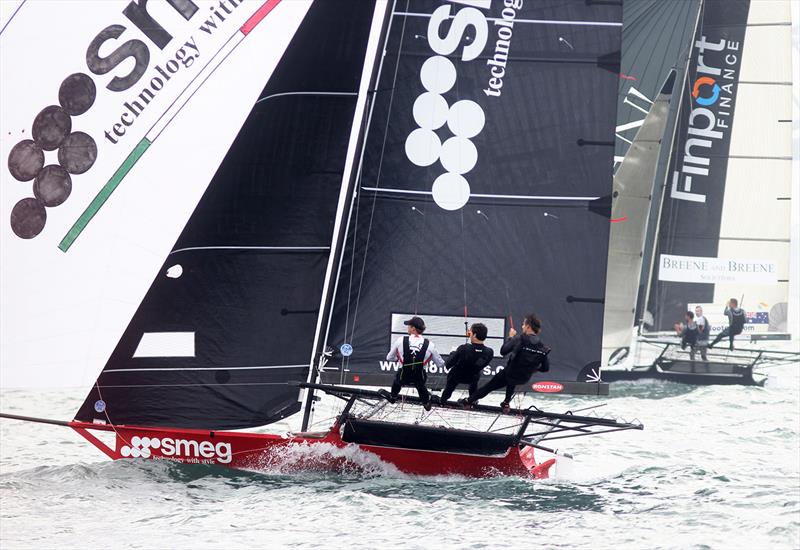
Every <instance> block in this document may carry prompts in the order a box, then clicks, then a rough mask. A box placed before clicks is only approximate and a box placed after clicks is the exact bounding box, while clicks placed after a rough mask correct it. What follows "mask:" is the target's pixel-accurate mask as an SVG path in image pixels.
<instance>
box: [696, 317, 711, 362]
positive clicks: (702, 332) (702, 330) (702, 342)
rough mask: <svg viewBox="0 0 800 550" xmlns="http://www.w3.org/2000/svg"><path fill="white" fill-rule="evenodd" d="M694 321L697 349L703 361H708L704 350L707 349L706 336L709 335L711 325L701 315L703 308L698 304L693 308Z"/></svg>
mask: <svg viewBox="0 0 800 550" xmlns="http://www.w3.org/2000/svg"><path fill="white" fill-rule="evenodd" d="M694 322H695V323H696V324H697V349H698V350H699V351H700V357H701V358H702V359H703V361H708V358H707V357H706V351H707V350H708V337H709V336H710V335H711V325H709V324H708V319H706V317H705V315H703V308H702V307H700V306H697V307H696V308H694Z"/></svg>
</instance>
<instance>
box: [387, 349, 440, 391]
mask: <svg viewBox="0 0 800 550" xmlns="http://www.w3.org/2000/svg"><path fill="white" fill-rule="evenodd" d="M429 343H430V342H429V341H428V339H427V338H425V340H424V341H423V342H422V347H420V349H418V350H415V349H412V348H411V346H410V345H409V341H408V336H406V337H405V338H403V366H402V367H400V370H398V371H397V375H396V376H395V377H394V383H393V384H392V397H397V396H398V395H399V394H400V388H401V387H403V386H414V387H415V388H417V393H419V398H420V399H421V400H422V402H423V403H428V402H430V400H431V394H430V393H429V392H428V388H426V387H425V381H426V380H427V379H428V373H426V372H425V353H426V352H427V351H428V345H429Z"/></svg>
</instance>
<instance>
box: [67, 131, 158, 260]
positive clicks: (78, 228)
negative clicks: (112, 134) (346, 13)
mask: <svg viewBox="0 0 800 550" xmlns="http://www.w3.org/2000/svg"><path fill="white" fill-rule="evenodd" d="M151 143H152V142H151V141H150V140H149V139H147V138H142V141H140V142H139V143H138V144H137V145H136V147H134V148H133V151H131V152H130V154H129V155H128V157H127V158H126V159H125V160H124V161H123V163H122V165H120V167H119V168H117V171H116V172H114V175H113V176H111V179H109V180H108V183H106V184H105V185H104V186H103V188H102V189H101V190H100V192H99V193H98V194H97V196H96V197H95V198H94V200H92V202H91V203H90V204H89V206H88V207H87V208H86V210H84V211H83V214H81V216H80V218H78V220H77V221H76V222H75V223H74V224H73V225H72V228H70V230H69V231H68V232H67V234H66V235H65V236H64V238H63V239H61V243H59V245H58V248H60V249H61V250H62V251H64V252H66V251H67V250H69V247H70V246H72V243H74V242H75V239H77V238H78V236H79V235H80V234H81V232H82V231H83V230H84V229H86V226H87V225H88V224H89V221H90V220H91V219H92V218H93V217H94V216H95V214H97V212H98V211H99V210H100V207H101V206H103V204H105V202H106V201H107V200H108V197H110V196H111V193H113V192H114V190H115V189H116V188H117V186H118V185H119V184H120V183H121V182H122V180H123V179H124V178H125V176H127V175H128V172H130V171H131V168H133V165H134V164H136V161H138V160H139V159H140V158H141V156H142V155H143V154H144V152H145V151H147V148H148V147H150V144H151Z"/></svg>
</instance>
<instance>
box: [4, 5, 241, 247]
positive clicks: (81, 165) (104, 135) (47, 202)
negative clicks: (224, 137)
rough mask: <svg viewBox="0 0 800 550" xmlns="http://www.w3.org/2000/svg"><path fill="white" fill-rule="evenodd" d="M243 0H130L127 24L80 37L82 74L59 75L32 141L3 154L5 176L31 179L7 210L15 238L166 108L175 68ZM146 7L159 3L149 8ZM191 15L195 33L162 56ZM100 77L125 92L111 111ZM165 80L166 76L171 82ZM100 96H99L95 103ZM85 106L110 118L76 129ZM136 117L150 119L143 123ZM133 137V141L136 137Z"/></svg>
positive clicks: (187, 63)
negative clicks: (53, 100) (105, 152)
mask: <svg viewBox="0 0 800 550" xmlns="http://www.w3.org/2000/svg"><path fill="white" fill-rule="evenodd" d="M243 1H244V0H218V1H217V2H215V3H214V4H211V5H208V4H207V3H206V5H205V6H203V7H209V8H210V9H209V11H208V12H206V14H204V13H203V12H201V9H200V8H201V6H202V3H201V2H200V0H196V2H197V3H196V2H195V1H192V0H165V2H164V3H163V4H162V2H150V3H148V0H130V1H129V2H128V3H127V5H125V7H124V8H123V9H122V13H121V14H120V20H122V17H123V16H124V18H125V19H127V21H128V22H130V23H132V25H133V27H132V28H131V27H130V25H128V24H127V23H126V24H120V23H119V22H112V21H105V22H103V23H102V24H104V25H105V26H104V27H103V28H102V29H101V30H100V31H99V32H97V34H96V35H95V36H94V37H93V38H91V39H89V40H87V46H86V50H85V52H86V53H85V65H86V69H87V71H86V72H76V73H73V74H70V75H68V76H66V77H65V78H64V79H63V81H62V82H61V85H60V86H59V88H58V90H57V99H58V103H57V104H52V105H49V106H45V107H44V108H41V107H40V108H39V112H38V114H37V115H35V117H33V122H32V125H31V138H32V139H22V140H20V141H19V142H18V143H16V144H15V145H14V146H13V148H12V149H11V152H10V153H9V155H8V171H9V173H10V174H11V176H12V177H13V178H14V179H16V180H18V181H21V182H29V181H32V182H33V189H32V191H33V193H32V194H33V196H32V197H26V198H23V199H21V200H19V201H18V202H17V203H16V204H15V205H14V207H13V208H12V210H11V217H10V224H11V229H12V231H13V232H14V233H15V234H16V235H17V236H18V237H20V238H22V239H32V238H34V237H36V236H37V235H39V234H40V233H41V232H42V230H43V229H44V227H45V223H46V221H47V210H46V209H48V208H54V207H57V206H59V205H61V204H63V203H64V202H65V201H66V200H67V199H68V198H69V196H70V194H71V192H72V184H73V181H72V180H73V177H74V176H76V175H81V174H85V173H86V172H88V171H89V170H90V169H91V168H92V167H93V166H94V165H95V163H96V161H97V159H98V150H99V149H102V147H109V146H114V145H117V144H118V143H121V142H123V141H125V139H126V138H127V139H129V140H130V139H131V134H132V133H133V132H139V133H143V131H144V128H142V127H143V126H144V125H145V124H149V123H151V122H152V120H153V119H157V118H158V117H159V116H161V115H162V114H163V113H164V112H166V110H167V109H168V108H169V105H170V101H171V100H172V99H173V98H174V97H175V96H176V95H177V94H178V93H179V92H180V90H179V89H178V85H175V84H174V82H175V80H178V79H181V78H183V79H184V80H185V77H183V75H182V74H179V73H186V72H188V70H189V69H190V68H192V67H193V65H194V62H195V60H197V59H198V58H199V57H200V52H201V49H202V48H203V46H209V47H211V46H212V44H213V42H212V40H213V41H220V40H221V39H222V38H223V35H221V34H220V32H221V29H220V27H222V26H223V25H224V24H228V23H224V22H226V21H227V20H229V19H230V18H231V15H232V14H233V13H234V11H235V10H236V8H237V7H239V5H240V4H241V3H242V2H243ZM154 4H160V5H158V6H157V7H155V8H154V7H153V5H154ZM123 5H124V4H123ZM36 7H38V6H32V7H30V8H26V9H34V8H36ZM86 19H87V21H86V22H82V24H85V25H87V26H88V25H90V24H92V23H91V22H90V21H91V17H87V18H86ZM194 20H199V25H198V26H197V27H196V29H195V31H196V32H194V33H193V34H190V33H191V32H192V31H188V32H187V34H186V35H185V36H182V37H181V38H180V39H179V41H178V45H177V47H176V48H174V50H173V51H171V52H169V53H166V50H167V47H168V45H170V44H171V43H172V42H173V38H174V37H173V34H178V32H184V29H185V26H184V25H183V24H181V22H182V21H185V22H191V21H194ZM107 23H110V24H107ZM137 31H138V32H137ZM176 31H177V32H176ZM74 32H76V33H77V32H79V31H78V30H77V29H76V30H75V31H74ZM212 35H213V36H212ZM90 36H91V35H90ZM203 40H205V41H206V42H205V44H204V43H203V42H202V41H203ZM153 46H155V47H156V48H153ZM162 52H165V53H162ZM59 62H60V63H59V65H58V66H60V65H61V64H69V63H68V60H59ZM148 70H150V73H149V74H148ZM87 73H88V74H87ZM105 75H110V76H111V78H110V79H109V80H108V82H107V83H106V84H105V86H104V87H105V89H106V90H108V91H109V92H113V93H114V94H118V93H121V92H128V93H130V95H129V96H126V97H125V98H124V99H123V100H122V101H119V100H116V106H115V107H112V109H113V110H112V109H109V103H110V102H111V101H114V100H115V99H116V97H118V96H116V95H114V94H111V95H109V94H102V91H103V90H102V88H103V85H102V84H100V85H98V84H96V80H97V79H98V78H101V77H103V76H105ZM37 76H38V75H37ZM175 77H178V78H177V79H176V78H175ZM170 80H173V84H172V85H171V84H170ZM142 82H143V83H144V84H142ZM137 84H138V87H137V88H134V86H135V85H137ZM170 87H171V88H170ZM132 89H133V91H130V90H132ZM162 90H164V91H162ZM55 91H56V90H54V92H55ZM53 95H54V96H55V94H53ZM100 100H105V101H103V105H100V103H101V101H100ZM120 103H122V105H120ZM92 108H94V109H100V112H102V113H103V114H104V115H105V114H106V112H107V113H108V117H109V119H111V120H110V121H109V122H108V123H107V125H106V127H105V128H102V129H100V128H95V129H93V130H92V129H89V128H86V127H81V129H80V130H78V129H76V126H77V125H78V124H83V125H84V126H85V125H86V122H85V119H79V118H78V117H81V115H84V114H85V113H87V112H88V111H89V110H90V109H92ZM142 119H148V120H149V121H150V122H144V123H143V122H141V120H142ZM82 121H83V122H82ZM137 122H139V124H138V125H137ZM135 126H138V127H137V128H134V127H135ZM92 134H94V137H93V136H92ZM95 138H99V139H97V140H96V139H95ZM133 139H135V140H138V139H140V136H136V137H133ZM98 141H99V142H100V143H98ZM50 151H55V155H56V156H57V159H54V160H56V162H53V163H48V159H47V158H46V156H47V152H50Z"/></svg>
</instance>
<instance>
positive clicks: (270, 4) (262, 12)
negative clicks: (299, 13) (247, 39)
mask: <svg viewBox="0 0 800 550" xmlns="http://www.w3.org/2000/svg"><path fill="white" fill-rule="evenodd" d="M280 3H281V0H267V1H266V2H264V3H263V4H262V5H261V7H260V8H258V9H257V10H256V12H255V13H254V14H253V15H251V16H250V19H248V20H247V22H245V24H244V25H242V27H241V28H240V29H239V30H240V31H242V34H243V35H245V36H247V35H248V34H249V33H250V31H252V30H253V29H254V28H255V27H256V25H258V24H259V23H261V20H262V19H264V18H265V17H266V16H267V15H269V12H271V11H272V10H273V9H274V8H275V6H277V5H278V4H280Z"/></svg>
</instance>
